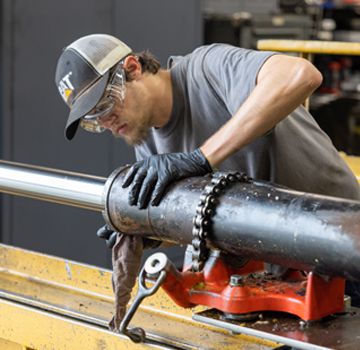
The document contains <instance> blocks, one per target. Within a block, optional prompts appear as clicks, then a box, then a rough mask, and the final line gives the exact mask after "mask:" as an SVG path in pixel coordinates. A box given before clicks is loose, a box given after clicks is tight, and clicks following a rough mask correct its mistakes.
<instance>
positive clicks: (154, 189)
mask: <svg viewBox="0 0 360 350" xmlns="http://www.w3.org/2000/svg"><path fill="white" fill-rule="evenodd" d="M210 172H212V168H211V166H210V164H209V162H208V160H207V159H206V157H205V156H204V155H203V154H202V152H201V150H200V149H199V148H198V149H196V150H195V151H193V152H191V153H167V154H157V155H153V156H150V157H149V158H146V159H144V160H142V161H140V162H137V163H135V164H134V165H133V166H132V167H131V168H130V170H129V171H128V173H127V174H126V177H125V179H124V183H123V185H122V187H123V188H125V187H128V186H129V185H130V184H131V183H132V186H131V189H130V192H129V204H130V205H138V206H139V208H140V209H144V208H146V207H147V206H148V203H149V201H150V199H151V205H154V206H156V205H158V204H159V203H160V200H161V198H162V197H163V195H164V192H165V190H166V187H167V186H168V185H169V184H170V183H171V182H174V181H176V180H180V179H183V178H185V177H190V176H200V175H205V174H207V173H210Z"/></svg>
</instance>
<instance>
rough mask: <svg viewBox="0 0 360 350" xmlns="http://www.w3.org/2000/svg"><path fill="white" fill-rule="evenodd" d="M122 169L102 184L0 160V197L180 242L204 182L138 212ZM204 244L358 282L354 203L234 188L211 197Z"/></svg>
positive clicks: (251, 186) (256, 186) (180, 185)
mask: <svg viewBox="0 0 360 350" xmlns="http://www.w3.org/2000/svg"><path fill="white" fill-rule="evenodd" d="M126 171H127V168H126V167H124V168H120V169H118V170H116V171H114V172H113V174H112V175H111V176H110V177H109V178H108V179H107V181H106V184H105V186H104V179H103V178H99V177H93V176H88V175H83V174H76V173H71V172H65V171H59V170H54V169H48V168H41V167H33V166H28V165H24V164H16V163H10V162H0V192H5V193H10V194H16V195H22V196H27V197H33V198H37V199H42V200H48V201H52V202H57V203H62V204H67V205H73V206H79V207H82V208H86V209H91V210H96V211H102V210H103V209H104V210H103V212H104V217H105V220H106V221H107V222H108V223H109V224H111V225H112V226H113V227H114V228H115V229H116V230H118V231H122V232H125V233H129V234H141V235H146V236H150V237H153V238H157V239H159V240H164V241H171V242H175V243H180V244H187V243H190V242H191V240H192V220H193V217H194V214H195V212H196V207H197V204H198V201H199V197H200V195H201V193H202V191H203V189H204V188H205V186H206V185H207V184H209V182H210V179H209V177H194V178H188V179H184V180H182V181H179V182H177V183H176V184H173V185H172V186H171V187H170V188H169V190H168V192H167V194H166V196H165V197H164V199H163V200H162V202H161V203H160V205H159V206H158V207H151V206H150V207H149V208H148V209H146V210H138V209H137V208H136V207H131V206H129V205H128V202H127V195H128V191H129V189H123V188H122V187H121V185H122V182H123V178H124V176H125V174H126ZM212 221H213V225H212V231H211V234H210V236H209V237H208V239H209V244H211V245H212V246H215V247H217V248H220V249H222V250H224V251H227V252H229V253H232V254H236V255H243V256H249V257H252V258H256V259H261V260H264V261H267V262H272V263H278V264H281V265H285V266H288V267H293V268H298V269H306V270H315V271H317V272H319V273H324V274H329V275H339V276H344V277H345V278H348V279H353V280H360V202H358V201H351V200H344V199H338V198H333V197H326V196H319V195H313V194H307V193H302V192H296V191H291V190H288V189H284V188H279V187H275V186H273V185H271V184H268V183H265V182H260V181H259V182H258V181H255V182H252V183H234V184H233V185H232V186H231V187H230V188H228V189H226V190H225V191H224V193H223V194H222V195H221V196H220V198H219V204H218V206H217V207H216V213H215V215H214V216H213V218H212Z"/></svg>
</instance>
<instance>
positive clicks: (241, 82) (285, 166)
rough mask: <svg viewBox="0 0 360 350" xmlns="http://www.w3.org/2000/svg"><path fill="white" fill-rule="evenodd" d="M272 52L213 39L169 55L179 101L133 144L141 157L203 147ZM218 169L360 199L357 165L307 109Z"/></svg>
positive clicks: (175, 97)
mask: <svg viewBox="0 0 360 350" xmlns="http://www.w3.org/2000/svg"><path fill="white" fill-rule="evenodd" d="M273 54H274V52H261V51H252V50H246V49H241V48H237V47H233V46H230V45H225V44H213V45H210V46H202V47H200V48H198V49H196V50H195V51H194V52H192V53H191V54H189V55H187V56H184V57H172V58H170V61H169V62H172V67H171V79H172V87H173V101H174V102H173V109H172V114H171V117H170V120H169V122H168V123H167V124H166V125H165V126H164V127H162V128H159V129H155V128H152V129H151V133H150V135H149V138H148V140H147V141H146V142H145V143H143V144H141V145H139V146H136V147H135V151H136V158H137V159H138V160H140V159H143V158H145V157H148V156H150V155H152V154H161V153H170V152H190V151H193V150H194V149H196V148H197V147H199V146H201V145H202V144H203V143H204V142H205V140H206V139H208V138H209V137H210V136H211V135H212V134H213V133H215V132H216V131H217V130H218V129H219V128H220V127H221V126H222V125H223V124H225V123H226V122H227V121H228V120H229V119H230V118H231V117H232V116H233V115H234V114H235V112H236V111H237V110H238V109H239V107H240V106H241V105H242V103H243V102H244V101H245V100H246V98H247V97H248V96H249V95H250V93H251V92H252V90H253V89H254V87H255V85H256V78H257V74H258V72H259V70H260V68H261V67H262V65H263V63H264V62H265V61H266V60H267V59H268V58H269V57H270V56H271V55H273ZM259 103H261V101H259ZM219 169H220V170H240V171H244V172H246V173H247V174H248V175H250V176H251V177H253V178H255V179H261V180H266V181H271V182H274V183H278V184H281V185H284V186H287V187H289V188H292V189H295V190H299V191H305V192H312V193H319V194H325V195H331V196H337V197H343V198H353V199H360V191H359V186H358V184H357V181H356V179H355V177H354V175H353V174H352V172H351V170H350V169H349V168H348V166H347V165H346V164H345V162H344V161H343V160H342V158H341V157H340V155H339V154H338V152H337V150H336V149H335V147H334V146H333V144H332V143H331V141H330V139H329V137H328V136H327V135H326V134H325V133H324V132H323V131H322V130H321V129H320V127H319V126H318V124H317V123H316V121H315V120H314V119H313V117H312V116H311V115H310V114H309V113H308V112H307V111H306V110H305V109H304V108H303V107H302V106H300V107H298V108H297V109H296V110H295V111H294V112H292V113H291V114H290V115H289V116H288V117H287V118H285V119H284V120H283V121H281V122H280V123H278V124H277V125H276V126H275V127H274V128H273V129H272V130H271V131H270V132H268V133H267V134H266V135H264V136H262V137H260V138H258V139H257V140H256V141H254V142H253V143H251V144H250V145H248V146H246V147H245V148H243V149H241V150H240V151H238V152H237V153H235V154H234V155H233V156H231V157H229V158H228V159H226V160H225V161H224V162H223V163H222V164H221V165H220V166H219Z"/></svg>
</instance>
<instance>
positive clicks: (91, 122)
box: [80, 118, 105, 133]
mask: <svg viewBox="0 0 360 350" xmlns="http://www.w3.org/2000/svg"><path fill="white" fill-rule="evenodd" d="M80 126H81V127H82V128H83V129H84V130H86V131H88V132H93V133H100V132H104V131H105V128H104V127H102V126H101V125H100V124H99V123H98V121H97V119H85V118H82V119H80Z"/></svg>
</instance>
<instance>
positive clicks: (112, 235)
mask: <svg viewBox="0 0 360 350" xmlns="http://www.w3.org/2000/svg"><path fill="white" fill-rule="evenodd" d="M96 235H97V236H98V237H99V238H102V239H105V240H106V246H107V247H108V248H109V249H112V248H113V247H114V245H115V242H116V236H117V232H116V231H113V230H112V229H111V228H110V227H109V226H108V225H104V226H102V227H100V228H99V229H98V230H97V232H96ZM142 240H143V247H144V249H152V248H157V247H158V246H159V245H160V244H161V241H157V240H155V239H151V238H146V237H143V238H142Z"/></svg>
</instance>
